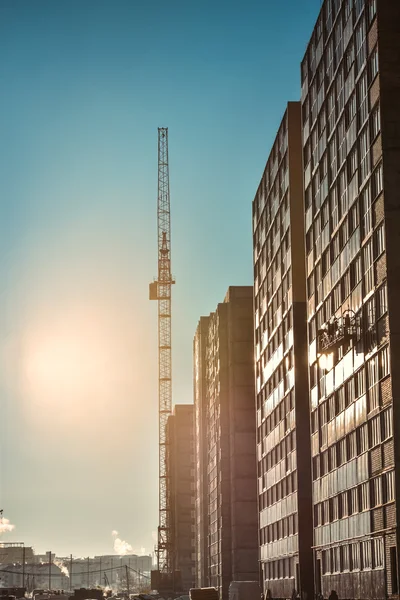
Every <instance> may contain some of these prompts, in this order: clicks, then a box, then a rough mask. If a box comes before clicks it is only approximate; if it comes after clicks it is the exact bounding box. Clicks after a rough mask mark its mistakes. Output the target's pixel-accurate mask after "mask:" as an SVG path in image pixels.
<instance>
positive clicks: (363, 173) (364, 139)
mask: <svg viewBox="0 0 400 600" xmlns="http://www.w3.org/2000/svg"><path fill="white" fill-rule="evenodd" d="M359 148H360V182H361V183H363V182H364V181H365V179H366V178H367V177H368V175H369V173H370V160H369V132H368V127H365V128H364V129H363V130H362V132H361V133H360V136H359Z"/></svg>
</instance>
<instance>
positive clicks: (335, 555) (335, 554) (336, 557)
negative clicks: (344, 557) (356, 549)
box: [332, 546, 340, 573]
mask: <svg viewBox="0 0 400 600" xmlns="http://www.w3.org/2000/svg"><path fill="white" fill-rule="evenodd" d="M332 573H340V547H339V546H336V547H335V548H332Z"/></svg>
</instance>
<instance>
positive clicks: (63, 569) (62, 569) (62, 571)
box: [54, 558, 69, 577]
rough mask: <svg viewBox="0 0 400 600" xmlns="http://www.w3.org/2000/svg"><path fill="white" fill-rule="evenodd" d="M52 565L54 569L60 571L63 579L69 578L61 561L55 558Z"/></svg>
mask: <svg viewBox="0 0 400 600" xmlns="http://www.w3.org/2000/svg"><path fill="white" fill-rule="evenodd" d="M54 564H55V565H56V567H58V568H59V569H60V571H61V573H62V574H63V575H65V577H69V571H68V569H67V567H66V566H65V565H64V563H63V562H62V561H61V560H58V559H57V558H55V559H54Z"/></svg>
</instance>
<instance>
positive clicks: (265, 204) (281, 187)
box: [253, 154, 289, 241]
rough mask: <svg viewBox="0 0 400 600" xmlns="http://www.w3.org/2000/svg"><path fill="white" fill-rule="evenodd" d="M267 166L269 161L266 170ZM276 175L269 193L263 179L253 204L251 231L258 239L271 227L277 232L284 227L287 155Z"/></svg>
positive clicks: (286, 200) (286, 204)
mask: <svg viewBox="0 0 400 600" xmlns="http://www.w3.org/2000/svg"><path fill="white" fill-rule="evenodd" d="M268 165H269V161H268V162H267V165H266V169H268ZM276 175H277V176H276V178H275V181H274V184H273V187H272V188H271V189H270V190H269V191H267V189H266V183H265V177H263V179H262V181H261V184H260V186H259V188H258V191H257V195H256V198H255V202H254V204H253V226H254V227H253V230H254V233H255V235H256V236H258V238H259V237H260V236H261V235H262V234H263V233H264V232H265V233H266V232H268V231H269V230H270V228H271V227H275V231H277V229H278V228H280V227H283V226H284V223H285V213H286V211H287V209H288V195H287V189H288V185H289V170H288V158H287V154H286V155H285V158H284V164H283V167H282V168H280V169H279V170H277V171H276ZM257 230H258V231H257ZM256 241H257V238H256Z"/></svg>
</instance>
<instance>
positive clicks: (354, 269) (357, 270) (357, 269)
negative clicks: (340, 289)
mask: <svg viewBox="0 0 400 600" xmlns="http://www.w3.org/2000/svg"><path fill="white" fill-rule="evenodd" d="M351 274H352V286H353V287H355V286H356V285H357V284H358V283H359V282H360V281H361V279H362V274H363V271H362V266H361V257H360V256H359V257H358V258H356V259H355V260H354V261H353V263H352V265H351Z"/></svg>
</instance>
